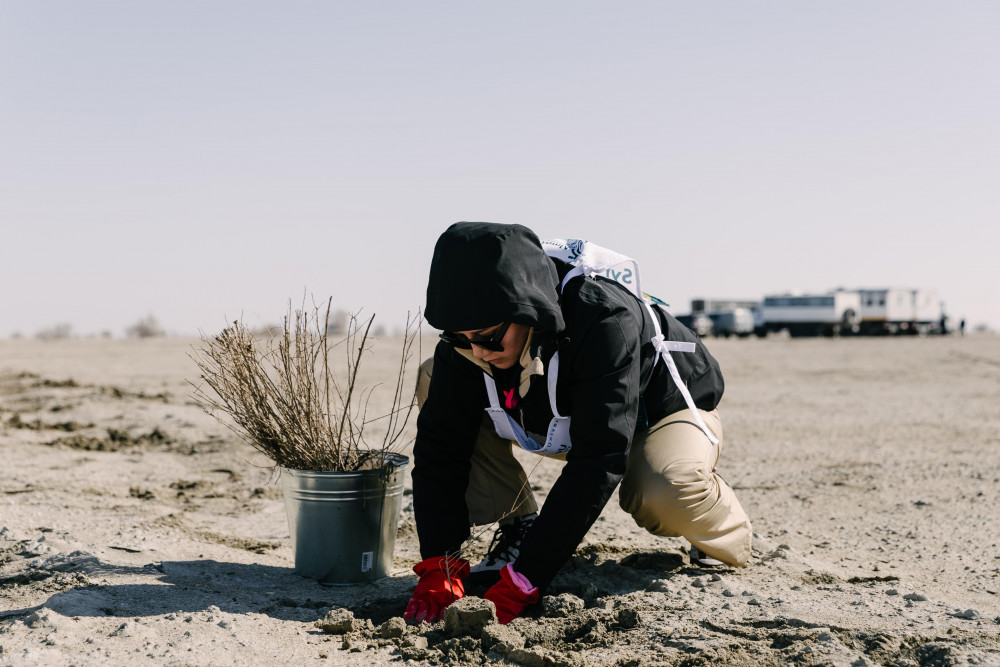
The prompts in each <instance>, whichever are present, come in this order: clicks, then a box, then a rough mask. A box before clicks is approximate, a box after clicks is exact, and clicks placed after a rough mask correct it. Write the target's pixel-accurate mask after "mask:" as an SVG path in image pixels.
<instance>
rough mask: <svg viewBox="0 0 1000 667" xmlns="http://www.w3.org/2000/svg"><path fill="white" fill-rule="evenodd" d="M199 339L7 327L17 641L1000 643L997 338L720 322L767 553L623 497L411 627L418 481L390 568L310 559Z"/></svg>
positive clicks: (259, 650)
mask: <svg viewBox="0 0 1000 667" xmlns="http://www.w3.org/2000/svg"><path fill="white" fill-rule="evenodd" d="M196 343H197V341H192V340H176V339H155V340H144V341H138V340H136V341H111V340H67V341H52V342H40V341H33V340H11V341H0V461H2V462H0V664H17V665H20V664H27V665H34V664H39V665H42V664H44V665H48V664H73V665H105V664H115V665H126V664H128V665H131V664H152V665H187V664H193V665H230V664H239V665H243V664H278V663H281V664H285V663H292V664H299V665H308V664H321V663H332V664H338V665H340V664H343V665H352V664H357V665H381V664H388V663H394V662H412V663H426V664H479V663H483V662H485V661H487V660H488V661H495V662H500V663H502V664H524V665H546V664H551V665H584V664H587V665H639V664H642V665H645V664H666V665H743V664H755V665H785V664H795V665H870V664H878V665H959V664H979V665H1000V578H998V575H1000V546H998V543H1000V508H998V503H997V496H998V492H1000V337H996V336H989V335H977V336H967V337H964V338H958V337H948V338H908V339H898V340H882V339H839V340H826V339H822V340H820V339H817V340H787V339H781V338H770V339H767V340H712V341H710V342H709V345H710V347H711V349H712V351H713V352H714V353H715V355H716V356H717V357H718V359H719V361H720V363H721V364H722V367H723V370H724V372H725V374H726V380H727V390H726V396H725V398H724V401H723V404H722V406H721V410H722V415H723V420H724V423H725V428H726V443H725V447H724V451H723V454H722V463H721V465H720V472H721V473H722V474H723V476H725V477H726V479H728V480H729V482H730V483H731V484H732V485H733V486H734V487H735V488H736V490H737V492H738V494H739V495H740V497H741V499H742V501H743V503H744V505H745V506H746V508H747V510H748V512H749V513H750V515H751V518H752V519H753V521H754V529H755V534H756V538H755V545H754V557H753V560H752V561H751V563H750V565H749V566H748V567H746V568H743V569H740V570H732V569H721V570H709V569H703V568H699V567H694V566H692V565H691V563H690V561H689V559H688V555H687V547H688V545H687V543H686V542H685V541H684V540H681V539H662V538H655V537H652V536H650V535H647V534H645V533H644V532H643V531H641V530H639V529H637V528H636V527H635V525H634V524H633V522H632V521H631V519H630V518H629V517H628V516H627V515H626V514H624V513H623V512H622V511H621V510H620V509H619V508H618V507H617V502H616V499H615V500H613V501H612V502H611V503H610V504H609V505H608V507H607V509H606V510H605V512H604V513H603V515H602V516H601V518H600V519H599V521H598V523H597V524H596V525H595V526H594V528H593V529H592V530H591V532H590V534H589V536H588V537H587V540H586V541H585V543H584V544H583V545H582V546H581V547H580V549H579V550H578V553H577V555H576V556H575V557H574V558H573V560H572V561H571V562H570V563H569V564H568V565H567V566H566V568H564V570H563V572H562V573H561V574H560V576H559V577H558V578H557V580H556V582H555V584H554V586H553V589H552V591H551V593H552V597H550V598H548V599H546V600H545V604H544V605H541V606H539V607H538V608H537V609H535V610H534V611H533V612H532V614H531V615H530V617H528V618H525V619H518V620H516V621H514V622H513V623H512V624H510V625H509V626H506V627H505V628H504V629H503V631H501V630H500V626H488V627H487V628H486V629H485V630H482V631H480V630H478V629H476V628H472V629H464V630H463V629H461V628H457V629H456V628H455V627H449V628H448V629H446V628H445V627H444V626H443V625H442V624H439V625H438V626H436V627H433V628H427V627H426V626H425V627H423V628H421V629H420V631H419V632H418V631H417V630H415V629H405V628H402V627H400V626H401V622H400V620H399V619H398V617H399V616H400V615H401V614H402V611H403V609H404V607H405V604H406V601H407V599H408V597H409V594H410V591H411V590H412V587H413V585H414V583H415V577H414V575H413V574H412V572H411V571H410V568H411V567H412V565H413V564H414V563H415V562H416V561H417V560H418V552H417V543H416V535H415V532H414V528H413V520H412V509H411V497H410V496H409V495H406V496H404V499H403V512H402V516H401V518H400V527H399V534H398V537H397V542H396V550H395V560H394V565H393V570H392V574H391V576H390V577H389V578H387V579H384V580H382V581H379V582H377V583H373V584H367V585H356V586H345V587H325V586H320V585H318V584H317V583H316V582H314V581H312V580H308V579H304V578H302V577H299V576H298V575H296V574H294V572H293V571H292V562H293V561H292V550H291V545H290V542H289V533H288V527H287V522H286V517H285V513H284V506H283V502H282V499H281V491H280V485H279V484H278V483H276V480H275V478H274V475H273V474H272V471H271V470H270V468H269V467H268V462H267V461H266V460H265V459H263V458H262V457H261V456H260V455H259V454H257V453H256V452H254V451H253V450H252V449H251V448H250V447H249V446H248V445H246V444H245V443H243V442H241V441H240V440H238V439H237V438H236V437H235V436H233V435H232V434H231V433H230V432H229V431H228V430H226V429H225V428H224V427H223V426H221V425H220V424H218V423H217V422H215V421H214V420H213V419H212V418H211V417H209V416H207V415H205V414H204V413H203V412H202V411H201V409H200V408H199V407H198V406H197V405H196V404H194V403H193V402H192V400H191V398H190V393H191V390H190V387H189V385H188V384H187V381H188V380H189V379H195V378H196V377H197V371H196V369H195V367H194V364H193V362H191V360H190V359H189V358H188V356H187V352H188V351H189V350H190V347H191V345H192V344H196ZM424 351H425V353H426V352H427V351H428V348H427V347H426V346H425V348H424ZM397 353H398V345H397V343H396V342H395V341H384V342H382V343H380V344H379V346H378V347H377V348H376V354H374V355H373V357H372V358H371V359H369V360H368V361H367V362H366V363H367V369H368V371H369V376H368V378H367V380H368V381H374V380H383V381H391V379H392V377H393V372H394V367H395V364H396V363H397V356H396V355H397ZM383 393H384V394H388V390H386V391H385V392H383ZM388 398H389V397H388V396H387V395H385V396H384V397H382V398H379V395H378V393H376V400H388ZM412 430H413V423H412V422H411V424H410V426H409V435H410V436H411V437H412ZM409 439H410V438H408V440H409ZM526 460H530V459H526ZM558 472H559V465H558V464H557V463H554V462H550V461H543V462H542V464H541V465H539V466H538V467H537V468H536V469H535V471H534V473H533V474H532V483H533V485H534V486H536V487H537V489H538V493H539V495H540V496H544V493H545V490H547V489H548V488H549V487H550V485H551V483H552V481H553V480H554V478H555V476H556V475H558ZM407 487H409V481H408V479H407ZM489 537H490V533H489V532H487V533H486V534H485V535H483V536H482V538H483V539H485V540H488V538H489ZM483 546H484V545H483V544H482V543H480V544H473V545H471V546H470V554H471V555H472V557H476V551H477V549H482V548H483ZM471 592H473V593H475V592H476V591H471ZM479 592H480V593H481V591H479ZM467 601H469V602H471V603H474V602H475V600H474V599H473V598H472V597H470V598H469V599H468V600H467ZM469 606H474V605H469ZM343 609H346V610H350V612H351V613H352V614H353V618H354V621H353V622H351V621H350V618H347V619H346V623H345V624H344V625H343V627H342V628H341V630H340V631H343V630H345V629H346V630H349V631H350V632H348V633H347V634H329V633H326V632H323V631H322V630H320V629H319V628H317V627H316V626H315V622H316V621H317V620H318V619H320V618H322V617H324V616H325V615H326V614H327V612H329V611H331V610H343ZM337 613H340V614H346V613H347V612H345V611H340V612H337Z"/></svg>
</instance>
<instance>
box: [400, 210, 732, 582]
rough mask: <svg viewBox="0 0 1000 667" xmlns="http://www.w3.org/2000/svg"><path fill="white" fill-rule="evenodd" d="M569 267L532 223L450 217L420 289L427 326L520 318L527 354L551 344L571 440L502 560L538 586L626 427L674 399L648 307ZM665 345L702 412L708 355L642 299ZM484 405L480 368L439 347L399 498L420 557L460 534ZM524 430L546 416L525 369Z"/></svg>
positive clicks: (581, 524) (607, 470)
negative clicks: (679, 349) (515, 548)
mask: <svg viewBox="0 0 1000 667" xmlns="http://www.w3.org/2000/svg"><path fill="white" fill-rule="evenodd" d="M571 268H572V267H571V266H570V265H568V264H566V263H565V262H562V261H560V260H558V259H554V258H550V257H549V256H548V255H546V254H545V252H544V251H543V250H542V247H541V245H540V243H539V241H538V238H537V236H535V234H534V232H532V231H531V230H530V229H528V228H526V227H522V226H520V225H499V224H493V223H483V222H460V223H456V224H454V225H452V226H451V227H449V228H448V229H447V230H446V231H445V232H444V234H442V235H441V237H440V239H439V240H438V243H437V246H436V247H435V250H434V257H433V259H432V262H431V270H430V279H429V282H428V286H427V307H426V310H425V316H426V318H427V321H428V322H429V323H430V324H431V326H434V327H436V328H438V329H444V330H449V331H466V330H473V329H483V328H487V327H490V326H494V325H496V324H499V323H501V322H507V321H511V322H516V323H519V324H525V325H529V326H531V327H533V329H534V330H535V335H534V337H533V341H532V347H533V348H534V349H533V354H534V353H536V352H537V354H538V355H540V356H541V358H542V359H543V361H544V364H545V369H546V372H547V371H548V363H549V360H550V358H551V356H552V354H553V352H555V350H556V349H558V350H559V358H560V363H559V377H558V385H557V389H556V398H557V405H558V408H559V411H560V412H561V413H562V414H563V415H568V416H570V417H571V422H570V437H571V440H572V443H573V447H572V449H571V450H570V451H569V453H568V455H567V459H566V465H565V467H564V468H563V469H562V472H561V474H560V475H559V478H558V479H557V480H556V482H555V484H554V485H553V487H552V489H551V491H550V492H549V494H548V497H547V498H546V500H545V503H544V505H543V507H542V510H541V512H540V513H539V516H538V518H537V519H536V520H535V522H534V524H533V525H532V527H531V529H530V530H529V531H528V533H527V535H525V538H524V540H523V541H522V543H521V547H520V555H519V556H518V558H517V561H516V563H515V566H514V567H515V569H516V570H517V571H518V572H520V573H521V574H523V575H525V576H526V577H527V578H528V580H529V581H531V582H532V584H534V585H536V586H539V587H540V588H543V589H544V588H545V587H546V586H547V585H548V584H549V582H550V581H551V580H552V578H553V577H554V576H555V574H556V572H557V571H558V570H559V568H560V567H562V565H563V564H564V563H565V562H566V561H567V560H568V559H569V558H570V556H572V554H573V552H574V551H575V550H576V547H577V546H578V545H579V544H580V542H581V541H582V540H583V537H584V536H585V535H586V533H587V531H588V530H589V529H590V527H591V525H593V523H594V521H596V520H597V517H598V516H599V515H600V513H601V511H602V510H603V508H604V506H605V505H606V504H607V501H608V499H609V498H610V497H611V494H612V493H613V492H614V489H615V487H616V486H617V485H618V483H619V482H620V481H621V478H622V476H623V474H624V473H625V463H626V460H627V458H628V451H629V447H630V445H631V443H632V440H633V438H634V437H635V435H636V433H637V431H639V430H643V429H646V428H647V427H648V425H649V424H652V423H655V422H656V421H658V420H659V419H661V418H662V417H664V416H666V415H668V414H671V413H673V412H676V411H678V410H682V409H684V408H686V407H687V405H686V404H685V402H684V399H683V397H682V396H681V394H680V392H679V391H678V390H677V387H676V386H675V385H674V382H673V380H672V379H671V377H670V374H669V372H668V370H667V368H666V364H664V363H663V362H662V360H660V361H659V362H657V355H656V352H655V350H654V348H653V345H652V343H651V342H650V339H652V338H653V336H654V335H655V329H654V326H653V322H652V320H651V319H650V314H649V311H648V310H647V309H646V307H645V306H644V305H643V304H642V303H640V302H639V300H638V299H636V298H635V297H634V296H633V295H632V294H631V293H630V292H628V291H627V290H625V289H624V288H623V287H621V286H620V285H618V284H617V283H615V282H614V281H612V280H607V279H604V278H600V277H598V278H582V277H578V278H575V279H572V280H570V281H569V282H568V283H567V284H566V287H565V289H564V290H563V292H562V294H560V293H559V284H560V281H561V280H562V277H563V276H565V275H566V273H567V272H568V271H569V270H570V269H571ZM654 311H655V312H656V313H657V317H658V318H659V321H660V327H661V329H662V332H663V335H664V337H665V338H666V339H667V340H675V341H689V342H693V343H695V345H696V351H695V352H694V353H674V354H673V358H674V360H675V362H676V364H677V367H678V370H679V371H680V374H681V377H682V378H683V379H684V381H685V383H686V384H687V386H688V390H689V391H690V392H691V396H692V398H693V399H694V402H695V405H697V406H698V407H699V408H701V409H704V410H713V409H715V407H716V406H717V405H718V403H719V400H720V399H721V398H722V392H723V380H722V373H721V371H720V370H719V366H718V363H717V362H716V361H715V359H714V358H713V357H712V356H711V355H710V354H709V353H708V350H707V349H705V346H704V345H703V344H702V343H701V341H700V340H699V339H698V338H697V337H696V336H695V335H694V334H693V333H692V332H691V331H690V330H688V329H687V327H685V326H683V325H681V324H680V323H678V322H677V321H676V320H675V319H674V318H673V317H672V316H670V315H669V314H668V313H666V312H665V311H663V310H661V309H658V308H654ZM488 406H489V398H488V396H487V394H486V389H485V385H484V383H483V371H482V370H481V369H480V368H479V367H478V366H476V365H475V364H474V363H472V362H471V361H469V360H468V359H466V358H465V357H463V356H461V355H460V354H458V353H457V352H456V351H455V349H454V348H453V347H451V346H450V345H449V344H448V343H446V342H441V343H439V344H438V346H437V348H436V350H435V353H434V373H433V376H432V379H431V384H430V388H429V392H428V396H427V400H426V401H425V402H424V405H423V408H422V409H421V411H420V415H419V417H418V418H417V439H416V444H415V445H414V468H413V496H414V498H413V504H414V512H415V518H416V524H417V533H418V536H419V539H420V552H421V556H422V557H423V558H431V557H434V556H440V555H443V554H446V553H457V552H458V550H459V549H460V547H461V545H462V543H463V542H464V541H465V540H466V539H467V538H468V537H469V534H470V533H469V517H468V509H467V507H466V503H465V492H466V488H467V487H468V484H469V468H470V463H469V461H470V457H471V456H472V450H473V446H474V444H475V440H476V435H477V433H478V431H479V427H480V424H481V423H482V421H483V417H484V415H485V413H484V411H483V410H484V408H486V407H488ZM517 409H518V410H519V414H517V418H518V419H519V421H522V423H523V424H524V426H525V429H526V430H527V431H529V432H534V433H542V434H544V433H545V432H546V430H547V426H548V423H549V420H551V419H552V411H551V408H550V407H549V402H548V394H547V391H546V384H545V377H544V376H533V377H532V382H531V385H530V388H529V389H528V391H527V393H526V395H525V396H524V397H522V400H521V403H520V405H519V406H518V408H517Z"/></svg>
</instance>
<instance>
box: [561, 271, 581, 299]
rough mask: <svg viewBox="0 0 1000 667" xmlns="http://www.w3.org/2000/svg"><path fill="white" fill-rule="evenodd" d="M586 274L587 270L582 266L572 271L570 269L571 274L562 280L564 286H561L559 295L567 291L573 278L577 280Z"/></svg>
mask: <svg viewBox="0 0 1000 667" xmlns="http://www.w3.org/2000/svg"><path fill="white" fill-rule="evenodd" d="M584 274H586V269H584V267H583V265H582V264H581V265H577V266H574V267H573V268H572V269H570V270H569V273H567V274H566V276H565V277H564V278H563V279H562V284H560V285H559V293H560V294H561V293H562V291H563V290H564V289H566V283H568V282H569V281H570V280H572V279H573V278H576V277H577V276H582V275H584Z"/></svg>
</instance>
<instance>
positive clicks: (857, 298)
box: [762, 290, 861, 337]
mask: <svg viewBox="0 0 1000 667" xmlns="http://www.w3.org/2000/svg"><path fill="white" fill-rule="evenodd" d="M762 315H763V317H764V326H765V327H766V328H767V330H768V331H773V332H777V331H783V330H787V331H788V335H790V336H793V337H798V336H840V335H844V334H852V333H857V332H858V331H859V330H860V321H861V295H860V294H859V293H858V292H857V291H855V290H835V291H832V292H829V293H827V294H772V295H768V296H765V297H764V303H763V308H762Z"/></svg>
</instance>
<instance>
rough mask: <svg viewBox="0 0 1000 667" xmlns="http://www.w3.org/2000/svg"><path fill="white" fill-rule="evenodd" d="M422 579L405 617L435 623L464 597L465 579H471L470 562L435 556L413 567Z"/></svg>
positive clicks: (418, 583) (462, 559) (408, 619)
mask: <svg viewBox="0 0 1000 667" xmlns="http://www.w3.org/2000/svg"><path fill="white" fill-rule="evenodd" d="M413 571H414V572H416V573H417V574H418V575H419V576H420V581H418V582H417V587H416V588H415V589H414V590H413V597H411V598H410V603H409V604H408V605H406V613H405V614H403V618H404V619H406V620H407V621H412V622H414V623H422V622H424V621H427V622H428V623H436V622H438V621H440V620H441V616H442V615H443V613H444V608H445V607H447V606H448V605H450V604H451V603H452V602H454V601H455V600H458V599H459V598H461V597H462V596H464V595H465V587H464V586H463V585H462V579H464V578H465V577H467V576H469V561H467V560H465V559H464V558H449V557H448V556H436V557H434V558H427V559H425V560H422V561H420V562H419V563H417V564H416V565H414V566H413Z"/></svg>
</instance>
